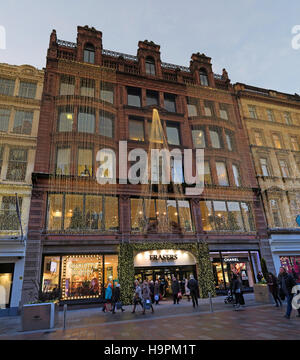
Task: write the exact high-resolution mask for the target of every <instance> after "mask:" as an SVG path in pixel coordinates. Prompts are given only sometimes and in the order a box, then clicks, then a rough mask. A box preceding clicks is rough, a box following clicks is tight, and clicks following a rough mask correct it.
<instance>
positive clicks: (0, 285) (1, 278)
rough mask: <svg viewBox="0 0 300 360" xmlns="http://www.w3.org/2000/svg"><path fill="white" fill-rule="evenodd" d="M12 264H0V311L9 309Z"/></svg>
mask: <svg viewBox="0 0 300 360" xmlns="http://www.w3.org/2000/svg"><path fill="white" fill-rule="evenodd" d="M13 273H14V264H0V309H7V308H9V307H10V299H11V289H12V283H13Z"/></svg>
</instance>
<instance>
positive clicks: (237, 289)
mask: <svg viewBox="0 0 300 360" xmlns="http://www.w3.org/2000/svg"><path fill="white" fill-rule="evenodd" d="M241 292H242V284H241V282H240V280H239V279H238V277H237V275H236V274H234V273H233V274H232V293H233V294H234V296H235V310H238V309H239V307H240V306H241V305H242V304H243V301H242V300H241Z"/></svg>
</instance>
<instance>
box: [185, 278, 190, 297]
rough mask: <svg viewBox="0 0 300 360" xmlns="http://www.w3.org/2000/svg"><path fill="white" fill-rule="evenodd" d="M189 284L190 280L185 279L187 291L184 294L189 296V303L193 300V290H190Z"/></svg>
mask: <svg viewBox="0 0 300 360" xmlns="http://www.w3.org/2000/svg"><path fill="white" fill-rule="evenodd" d="M188 283H189V281H188V279H185V291H184V293H185V295H186V296H187V298H188V301H191V298H190V296H191V290H190V289H189V288H188Z"/></svg>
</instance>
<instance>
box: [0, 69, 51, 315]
mask: <svg viewBox="0 0 300 360" xmlns="http://www.w3.org/2000/svg"><path fill="white" fill-rule="evenodd" d="M43 82H44V73H43V71H42V70H38V69H36V68H34V67H32V66H29V65H21V66H14V65H8V64H0V316H6V315H14V314H16V313H17V310H18V306H19V303H20V300H21V292H22V283H23V271H24V257H25V246H26V236H27V228H28V219H29V207H30V198H31V190H32V182H31V174H32V171H33V167H34V160H35V151H36V140H37V132H38V122H39V116H40V104H41V96H42V90H43ZM16 194H17V195H16ZM16 199H18V206H19V214H18V211H17V202H16ZM21 224H22V226H21Z"/></svg>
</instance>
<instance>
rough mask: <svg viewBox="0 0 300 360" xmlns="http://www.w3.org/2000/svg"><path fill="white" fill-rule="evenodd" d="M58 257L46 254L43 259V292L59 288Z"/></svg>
mask: <svg viewBox="0 0 300 360" xmlns="http://www.w3.org/2000/svg"><path fill="white" fill-rule="evenodd" d="M59 267H60V257H59V256H55V257H51V256H47V257H45V259H44V273H43V283H42V291H43V293H55V292H57V291H58V289H59Z"/></svg>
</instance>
